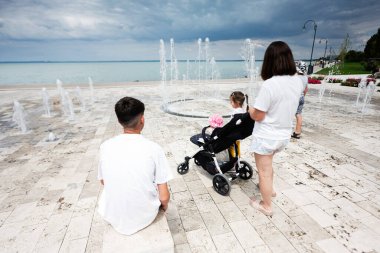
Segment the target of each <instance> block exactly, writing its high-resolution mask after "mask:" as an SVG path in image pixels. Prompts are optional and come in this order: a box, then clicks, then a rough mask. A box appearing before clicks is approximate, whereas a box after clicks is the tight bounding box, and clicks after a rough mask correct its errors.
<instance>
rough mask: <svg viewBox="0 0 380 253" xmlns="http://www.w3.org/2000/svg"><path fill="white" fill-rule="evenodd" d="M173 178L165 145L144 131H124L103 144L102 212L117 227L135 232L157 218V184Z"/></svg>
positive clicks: (101, 153)
mask: <svg viewBox="0 0 380 253" xmlns="http://www.w3.org/2000/svg"><path fill="white" fill-rule="evenodd" d="M171 178H172V174H171V171H170V169H169V166H168V162H167V160H166V157H165V153H164V151H163V149H162V148H161V147H160V146H159V145H158V144H156V143H154V142H152V141H150V140H148V139H146V138H144V137H143V136H142V135H140V134H121V135H118V136H115V137H113V138H111V139H109V140H107V141H105V142H104V143H103V144H102V145H101V146H100V160H99V168H98V179H99V180H101V179H103V180H104V189H103V192H102V194H101V197H100V200H99V209H98V211H99V213H100V215H101V216H102V217H103V218H104V219H105V220H106V221H108V222H109V223H110V224H111V225H112V226H113V227H114V229H115V230H116V231H118V232H119V233H122V234H126V235H131V234H133V233H135V232H137V231H139V230H140V229H143V228H144V227H146V226H148V225H149V224H150V223H152V221H153V220H154V219H155V217H156V216H157V213H158V209H159V207H160V205H161V202H160V200H159V195H158V190H157V184H162V183H166V182H168V181H169V180H170V179H171Z"/></svg>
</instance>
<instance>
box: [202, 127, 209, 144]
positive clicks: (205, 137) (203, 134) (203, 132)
mask: <svg viewBox="0 0 380 253" xmlns="http://www.w3.org/2000/svg"><path fill="white" fill-rule="evenodd" d="M210 127H211V126H206V127H204V128H203V129H202V138H203V140H204V142H205V143H206V142H208V141H209V139H208V137H207V136H206V130H207V129H208V128H210Z"/></svg>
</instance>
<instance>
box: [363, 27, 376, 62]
mask: <svg viewBox="0 0 380 253" xmlns="http://www.w3.org/2000/svg"><path fill="white" fill-rule="evenodd" d="M364 55H365V57H366V58H367V59H368V58H380V28H379V29H378V30H377V33H376V34H374V35H372V37H371V38H370V39H369V40H368V41H367V44H366V46H365V48H364Z"/></svg>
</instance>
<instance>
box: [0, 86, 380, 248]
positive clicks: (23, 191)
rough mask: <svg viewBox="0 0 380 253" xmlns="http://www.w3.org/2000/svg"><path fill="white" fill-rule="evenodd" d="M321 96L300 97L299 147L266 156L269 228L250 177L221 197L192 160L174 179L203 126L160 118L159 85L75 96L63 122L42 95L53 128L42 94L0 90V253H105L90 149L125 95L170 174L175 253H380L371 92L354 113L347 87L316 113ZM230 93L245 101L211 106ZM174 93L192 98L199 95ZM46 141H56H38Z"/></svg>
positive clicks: (378, 145) (377, 109)
mask: <svg viewBox="0 0 380 253" xmlns="http://www.w3.org/2000/svg"><path fill="white" fill-rule="evenodd" d="M318 89H319V86H317V85H312V86H311V90H310V93H309V94H308V96H307V97H306V103H305V107H304V113H303V115H304V126H303V133H302V137H301V139H299V140H292V141H291V142H290V144H289V145H288V147H287V148H286V150H285V151H284V152H281V153H279V154H278V155H277V156H276V157H275V161H274V171H275V182H274V185H275V189H276V191H277V197H275V198H273V207H274V215H273V216H272V217H267V216H264V215H263V214H261V213H260V212H258V211H256V210H255V209H253V208H252V207H251V206H250V205H249V197H251V196H253V195H256V196H259V190H258V188H257V186H256V184H257V182H258V177H257V174H256V173H254V175H253V177H252V178H251V179H250V180H247V181H244V180H235V181H233V182H232V190H231V192H230V195H229V196H226V197H224V196H221V195H219V194H218V193H216V192H215V190H214V189H213V187H212V176H210V175H208V174H207V172H206V171H204V170H203V169H202V168H201V167H198V166H196V165H195V164H194V162H193V161H191V162H190V169H189V172H188V173H187V174H185V175H179V174H178V173H177V171H176V168H177V165H178V164H179V163H181V162H182V161H183V159H184V157H185V156H186V155H189V154H191V153H192V152H194V151H195V150H196V149H197V147H196V146H195V145H193V144H192V143H191V142H190V141H189V138H190V136H192V135H194V134H197V133H199V132H200V130H201V129H202V127H204V126H206V125H207V124H208V120H207V119H204V118H190V117H179V116H175V115H171V114H167V113H165V112H163V110H162V109H161V108H162V99H161V95H160V94H161V91H162V90H161V87H160V86H159V84H158V83H148V84H128V85H125V86H123V87H97V88H96V89H95V93H96V101H95V103H94V104H92V105H91V104H90V98H89V92H88V91H86V90H85V89H84V94H85V95H86V101H87V102H88V106H87V108H88V109H87V110H86V111H84V112H81V111H80V105H79V100H75V99H74V101H73V102H74V106H75V109H76V110H75V112H76V117H75V120H74V121H69V120H67V119H66V117H64V116H63V115H62V113H61V110H60V107H59V103H58V94H57V92H56V90H53V89H50V90H49V89H48V92H49V95H50V96H51V99H52V104H53V102H54V105H53V106H52V112H53V117H50V118H47V117H44V116H41V115H42V114H43V107H42V99H41V94H40V90H1V91H0V101H1V102H0V130H1V133H0V252H102V251H103V250H104V249H105V248H104V245H105V244H106V243H109V242H108V241H107V240H112V236H110V234H109V233H110V229H109V225H107V224H106V223H105V222H104V221H103V220H102V219H101V218H100V217H99V215H98V213H97V212H96V205H97V201H98V197H99V194H100V192H101V190H102V188H101V186H100V184H99V182H98V181H97V166H98V148H99V145H100V144H101V143H102V142H103V141H104V140H106V139H108V138H110V137H112V136H114V135H117V134H119V133H121V127H120V126H119V125H118V123H117V120H116V117H115V116H114V112H113V105H114V103H115V102H116V101H117V100H118V99H119V98H121V97H123V96H127V95H128V96H134V97H136V98H138V99H141V100H142V101H143V102H144V103H145V105H146V113H145V117H146V127H145V129H144V131H143V134H144V135H145V136H146V137H147V138H149V139H151V140H154V141H155V142H157V143H159V144H160V145H161V146H162V147H163V148H164V150H165V152H166V156H167V158H168V160H169V163H170V166H171V169H172V171H173V175H174V179H173V180H171V181H170V183H169V185H170V191H171V203H170V208H169V210H168V211H167V213H166V214H165V216H166V221H167V224H168V227H169V230H170V234H171V238H172V239H173V242H174V250H175V252H179V253H180V252H260V253H262V252H274V253H277V252H287V253H291V252H300V253H301V252H302V253H303V252H331V253H335V252H367V253H370V252H371V253H374V252H380V244H379V243H378V242H379V241H380V204H379V203H380V171H379V167H380V166H379V164H380V141H379V140H380V93H379V92H377V93H376V94H375V95H374V97H373V99H372V102H371V104H370V105H369V106H368V110H367V111H366V112H365V113H360V112H358V108H357V107H355V101H356V94H357V93H356V92H357V90H356V89H355V88H349V87H340V86H336V87H335V86H331V87H330V86H329V87H328V89H326V92H325V94H324V97H323V98H322V101H321V102H320V99H319V97H318ZM330 89H331V92H330ZM68 90H70V89H68ZM72 90H73V89H72ZM234 90H242V91H244V92H248V91H250V90H249V84H247V83H246V82H244V81H239V82H237V83H227V82H226V83H223V84H220V85H219V88H218V95H219V96H220V98H223V99H226V98H228V95H229V94H230V93H231V92H232V91H234ZM171 92H172V93H171V96H172V97H189V98H196V97H197V96H199V94H198V93H197V89H196V88H194V89H185V90H181V89H176V90H172V91H171ZM176 92H177V93H181V92H182V93H181V94H175V93H176ZM194 94H195V95H194ZM13 99H18V100H19V102H20V103H21V104H22V105H23V106H24V108H25V111H26V112H27V123H28V126H29V129H30V130H29V131H28V132H27V133H26V134H21V133H20V131H19V130H18V129H17V128H16V127H15V126H14V124H13V123H12V122H11V118H12V102H13ZM226 103H228V101H226ZM193 104H194V107H195V108H192V109H191V110H192V111H193V112H194V111H195V112H202V110H205V109H204V108H205V107H207V113H208V112H211V111H213V104H207V103H203V102H202V103H198V104H197V103H193ZM216 107H217V108H221V107H220V104H218V105H217V106H216ZM227 108H228V104H227ZM176 110H179V111H180V110H181V107H180V104H179V103H177V104H176ZM215 110H221V109H215ZM216 112H218V111H216ZM218 113H220V114H224V113H226V112H225V111H219V112H218ZM50 131H52V132H53V133H54V134H55V135H56V136H57V137H58V140H56V141H53V142H46V138H47V136H48V134H49V132H50ZM250 142H251V138H247V139H246V140H244V141H242V159H243V160H246V161H247V162H249V163H250V164H252V166H253V167H254V168H255V164H254V160H253V159H252V157H251V155H250V153H249V145H250ZM147 240H149V238H147ZM138 248H139V245H135V248H134V249H138Z"/></svg>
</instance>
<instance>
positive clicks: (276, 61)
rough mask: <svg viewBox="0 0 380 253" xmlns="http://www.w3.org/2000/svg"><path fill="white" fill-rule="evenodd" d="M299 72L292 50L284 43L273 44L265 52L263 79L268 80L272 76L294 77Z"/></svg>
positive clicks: (275, 42) (262, 68)
mask: <svg viewBox="0 0 380 253" xmlns="http://www.w3.org/2000/svg"><path fill="white" fill-rule="evenodd" d="M296 72H297V70H296V64H295V63H294V59H293V54H292V50H290V48H289V46H288V44H286V43H285V42H283V41H274V42H272V43H271V44H270V45H269V46H268V48H267V50H266V51H265V55H264V61H263V66H262V67H261V77H262V78H263V80H267V79H269V78H271V77H272V76H284V75H294V74H295V73H296Z"/></svg>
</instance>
